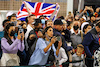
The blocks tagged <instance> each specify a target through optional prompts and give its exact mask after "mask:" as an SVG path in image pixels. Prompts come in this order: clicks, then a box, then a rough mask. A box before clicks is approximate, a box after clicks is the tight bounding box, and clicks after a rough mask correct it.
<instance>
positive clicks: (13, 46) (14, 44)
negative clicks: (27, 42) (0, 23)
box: [1, 23, 24, 66]
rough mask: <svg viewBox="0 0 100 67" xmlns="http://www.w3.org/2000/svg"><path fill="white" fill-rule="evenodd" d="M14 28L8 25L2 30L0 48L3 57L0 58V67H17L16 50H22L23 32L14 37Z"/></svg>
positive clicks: (12, 25) (10, 24)
mask: <svg viewBox="0 0 100 67" xmlns="http://www.w3.org/2000/svg"><path fill="white" fill-rule="evenodd" d="M14 34H15V26H14V24H12V23H9V24H8V25H7V26H6V27H5V30H4V37H3V38H2V39H1V48H2V51H3V55H2V58H1V66H19V63H20V61H19V57H18V56H17V52H18V50H20V51H23V50H24V32H22V33H20V32H18V36H17V37H15V36H14Z"/></svg>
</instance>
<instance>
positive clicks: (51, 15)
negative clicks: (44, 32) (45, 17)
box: [49, 4, 58, 20]
mask: <svg viewBox="0 0 100 67" xmlns="http://www.w3.org/2000/svg"><path fill="white" fill-rule="evenodd" d="M57 8H58V4H56V8H55V10H54V12H53V13H52V15H51V17H50V19H49V20H52V19H53V17H54V15H55V13H56V10H57Z"/></svg>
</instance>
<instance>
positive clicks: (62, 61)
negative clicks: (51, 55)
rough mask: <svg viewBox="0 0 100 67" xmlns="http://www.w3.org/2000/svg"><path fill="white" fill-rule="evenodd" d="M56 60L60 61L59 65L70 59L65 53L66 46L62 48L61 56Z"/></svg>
mask: <svg viewBox="0 0 100 67" xmlns="http://www.w3.org/2000/svg"><path fill="white" fill-rule="evenodd" d="M56 60H58V61H59V65H62V63H64V62H66V61H67V60H68V57H67V55H66V53H65V50H64V48H62V47H61V48H60V50H59V56H58V57H57V58H56Z"/></svg>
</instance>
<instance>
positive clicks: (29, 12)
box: [24, 2, 32, 15]
mask: <svg viewBox="0 0 100 67" xmlns="http://www.w3.org/2000/svg"><path fill="white" fill-rule="evenodd" d="M24 4H25V7H26V10H27V12H28V14H29V15H31V14H32V13H31V11H30V10H29V9H28V6H27V4H26V2H24Z"/></svg>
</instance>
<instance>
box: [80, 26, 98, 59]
mask: <svg viewBox="0 0 100 67" xmlns="http://www.w3.org/2000/svg"><path fill="white" fill-rule="evenodd" d="M94 37H95V38H94ZM98 40H99V37H98V34H97V31H96V30H95V28H93V29H92V30H91V31H90V32H88V33H87V34H86V35H85V36H84V40H83V42H82V44H83V46H84V49H85V52H86V55H87V57H89V58H91V57H92V55H93V54H94V51H95V50H97V49H98V48H99V47H100V45H99V42H98Z"/></svg>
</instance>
